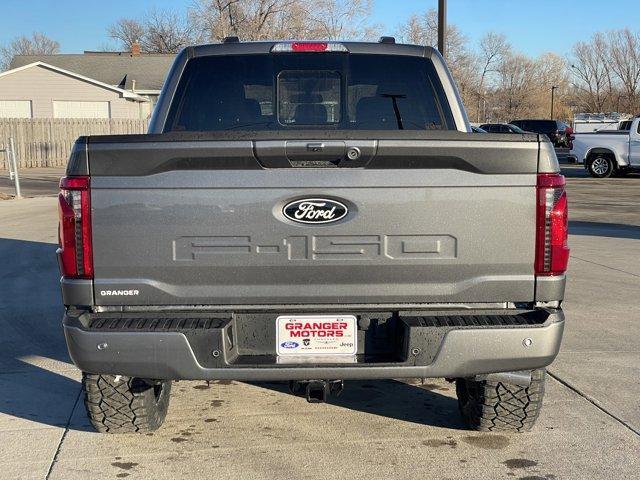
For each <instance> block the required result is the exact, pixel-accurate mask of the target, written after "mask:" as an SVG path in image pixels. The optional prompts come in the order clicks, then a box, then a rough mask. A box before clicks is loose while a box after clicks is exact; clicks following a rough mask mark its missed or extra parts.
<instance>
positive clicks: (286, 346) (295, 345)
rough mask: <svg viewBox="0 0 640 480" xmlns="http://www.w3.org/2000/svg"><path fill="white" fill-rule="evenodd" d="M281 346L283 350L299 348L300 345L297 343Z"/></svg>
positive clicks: (287, 343) (283, 343) (286, 343)
mask: <svg viewBox="0 0 640 480" xmlns="http://www.w3.org/2000/svg"><path fill="white" fill-rule="evenodd" d="M280 346H281V347H282V348H298V347H299V346H300V345H299V344H298V343H297V342H282V343H281V344H280Z"/></svg>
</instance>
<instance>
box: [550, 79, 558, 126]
mask: <svg viewBox="0 0 640 480" xmlns="http://www.w3.org/2000/svg"><path fill="white" fill-rule="evenodd" d="M557 88H558V87H556V86H555V85H553V86H552V87H551V120H553V99H554V98H553V97H554V93H555V91H556V89H557Z"/></svg>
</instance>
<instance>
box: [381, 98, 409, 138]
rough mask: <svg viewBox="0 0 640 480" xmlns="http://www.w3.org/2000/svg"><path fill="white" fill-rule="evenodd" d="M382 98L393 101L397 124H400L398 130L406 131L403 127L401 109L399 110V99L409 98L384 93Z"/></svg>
mask: <svg viewBox="0 0 640 480" xmlns="http://www.w3.org/2000/svg"><path fill="white" fill-rule="evenodd" d="M380 96H381V97H382V98H390V99H391V103H393V113H394V114H395V115H396V122H397V123H398V130H404V126H403V125H402V116H401V115H400V109H399V108H398V99H399V98H407V96H406V95H404V94H402V93H383V94H381V95H380Z"/></svg>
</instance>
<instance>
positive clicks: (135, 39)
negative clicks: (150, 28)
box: [107, 18, 145, 50]
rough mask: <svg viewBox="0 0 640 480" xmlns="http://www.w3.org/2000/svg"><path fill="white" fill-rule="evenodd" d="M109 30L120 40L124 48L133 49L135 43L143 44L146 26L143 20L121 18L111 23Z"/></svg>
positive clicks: (115, 38) (111, 35)
mask: <svg viewBox="0 0 640 480" xmlns="http://www.w3.org/2000/svg"><path fill="white" fill-rule="evenodd" d="M107 32H108V34H109V36H110V37H111V38H112V39H114V40H116V41H118V42H119V43H120V45H121V47H122V49H123V50H131V47H132V46H133V45H134V44H136V43H137V44H141V43H142V38H143V37H144V35H145V28H144V26H143V25H142V23H141V22H139V21H138V20H134V19H132V18H121V19H120V20H118V21H117V22H116V23H114V24H113V25H111V26H110V27H109V28H108V29H107Z"/></svg>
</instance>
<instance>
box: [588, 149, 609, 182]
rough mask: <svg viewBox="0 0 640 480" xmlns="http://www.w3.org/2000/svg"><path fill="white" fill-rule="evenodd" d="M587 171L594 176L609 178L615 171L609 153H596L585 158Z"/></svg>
mask: <svg viewBox="0 0 640 480" xmlns="http://www.w3.org/2000/svg"><path fill="white" fill-rule="evenodd" d="M587 171H588V172H589V175H591V176H592V177H594V178H609V177H610V176H611V175H613V173H614V171H615V163H614V161H613V159H612V158H611V157H610V156H609V155H605V154H596V155H593V156H591V157H589V159H588V160H587Z"/></svg>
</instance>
